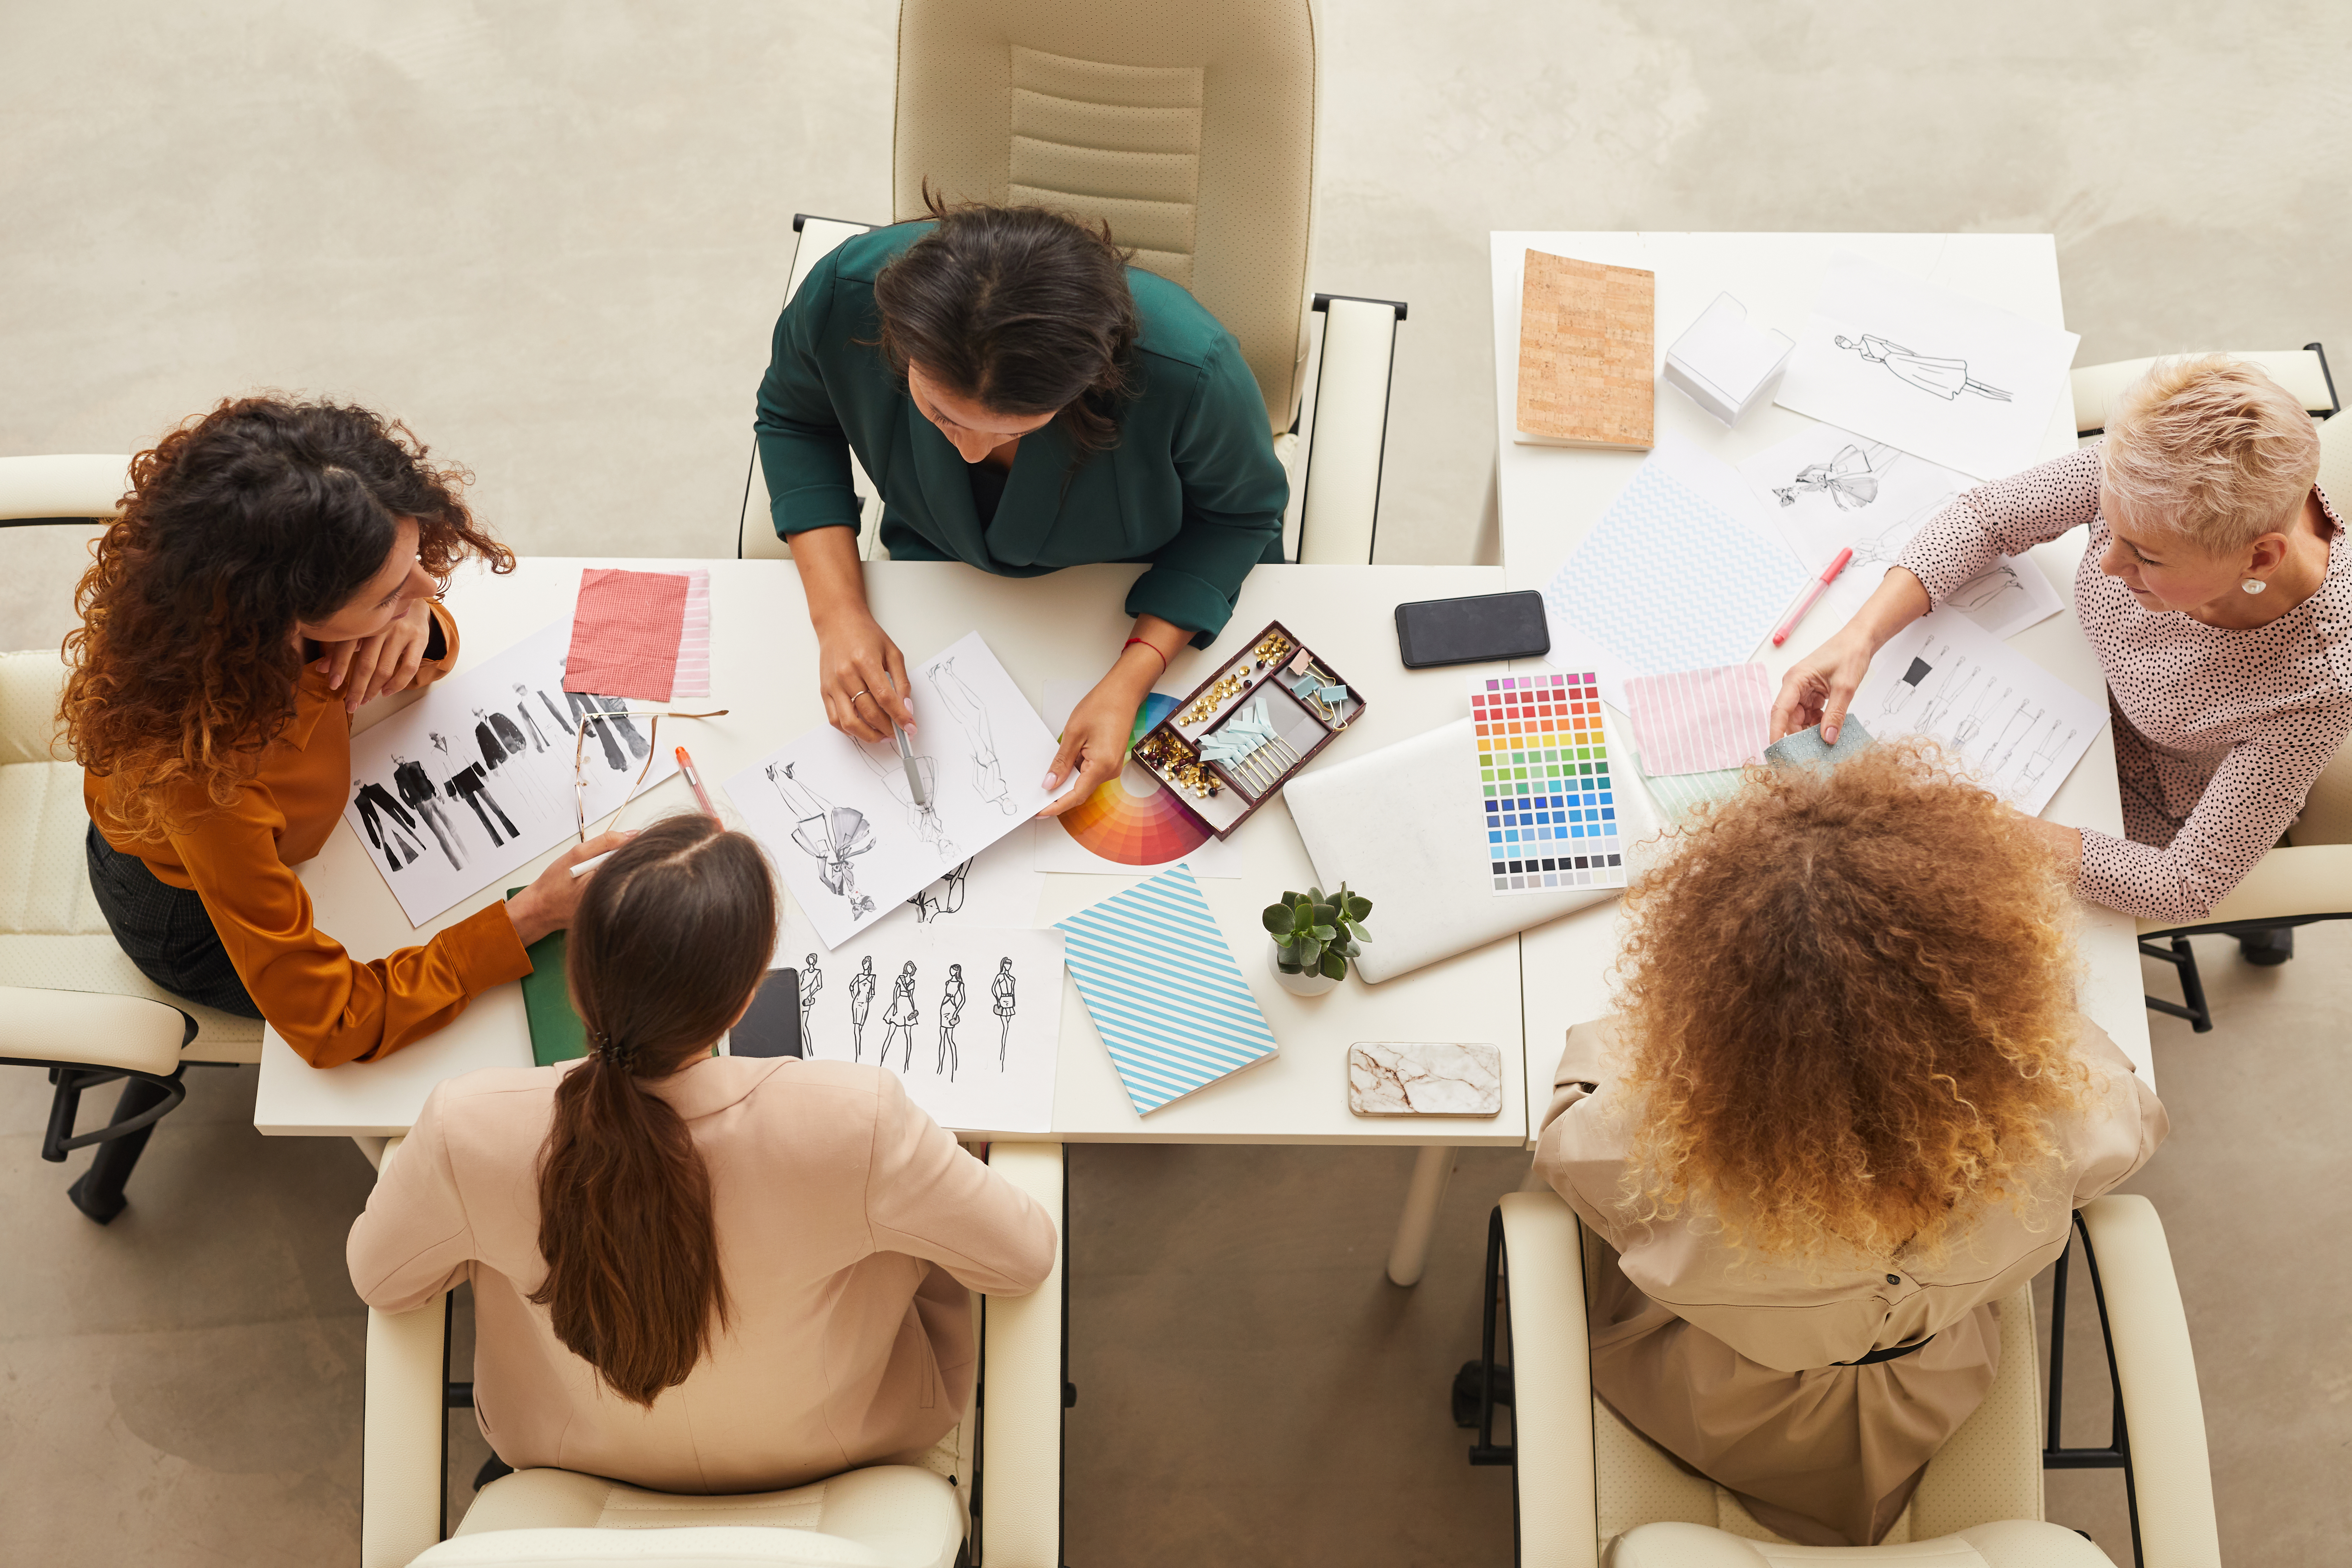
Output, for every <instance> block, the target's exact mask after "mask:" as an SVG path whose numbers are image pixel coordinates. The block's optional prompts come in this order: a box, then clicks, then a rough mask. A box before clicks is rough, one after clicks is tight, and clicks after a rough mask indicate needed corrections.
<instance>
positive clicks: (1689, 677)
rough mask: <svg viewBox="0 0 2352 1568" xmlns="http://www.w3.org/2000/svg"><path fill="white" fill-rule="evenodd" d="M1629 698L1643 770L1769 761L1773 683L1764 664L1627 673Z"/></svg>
mask: <svg viewBox="0 0 2352 1568" xmlns="http://www.w3.org/2000/svg"><path fill="white" fill-rule="evenodd" d="M1625 702H1626V706H1627V709H1628V710H1629V712H1630V715H1631V717H1632V719H1633V742H1634V744H1636V745H1637V746H1639V747H1640V748H1641V752H1642V771H1643V773H1650V774H1652V775H1658V774H1665V773H1714V772H1716V771H1717V770H1718V769H1722V768H1737V767H1742V766H1745V765H1746V764H1747V763H1760V762H1762V761H1763V760H1764V746H1765V742H1766V741H1767V739H1768V738H1769V724H1770V721H1771V717H1772V683H1771V681H1770V680H1769V679H1767V677H1766V676H1765V674H1764V667H1763V666H1762V665H1760V664H1727V665H1723V666H1721V667H1719V668H1715V669H1685V670H1678V671H1676V672H1675V674H1673V675H1631V676H1627V677H1626V678H1625Z"/></svg>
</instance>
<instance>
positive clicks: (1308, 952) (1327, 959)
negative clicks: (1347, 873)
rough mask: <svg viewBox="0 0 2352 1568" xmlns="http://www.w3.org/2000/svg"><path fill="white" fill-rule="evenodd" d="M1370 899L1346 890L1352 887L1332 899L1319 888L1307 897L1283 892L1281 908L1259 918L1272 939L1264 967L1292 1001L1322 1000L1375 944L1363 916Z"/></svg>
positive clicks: (1268, 909) (1342, 887) (1344, 887)
mask: <svg viewBox="0 0 2352 1568" xmlns="http://www.w3.org/2000/svg"><path fill="white" fill-rule="evenodd" d="M1371 912H1372V900H1370V899H1368V898H1365V897H1364V896H1363V895H1362V894H1361V893H1351V892H1349V891H1348V884H1347V883H1345V882H1342V883H1340V884H1339V891H1338V892H1336V893H1333V894H1332V895H1331V896H1330V897H1329V898H1328V899H1327V898H1325V897H1324V896H1323V891H1322V889H1319V888H1309V889H1307V891H1306V892H1305V893H1303V894H1300V893H1285V894H1283V895H1282V901H1281V902H1280V903H1278V904H1268V905H1266V907H1265V914H1264V915H1263V916H1262V917H1260V918H1261V920H1262V921H1264V923H1265V930H1266V934H1267V935H1268V936H1270V937H1272V938H1273V939H1274V945H1273V946H1272V947H1271V948H1270V949H1268V950H1267V952H1266V964H1267V966H1268V967H1269V968H1271V969H1272V970H1273V971H1274V978H1275V980H1276V982H1277V983H1278V984H1280V985H1281V986H1282V988H1283V989H1284V990H1285V991H1287V992H1289V993H1290V994H1292V995H1294V996H1320V995H1322V994H1323V993H1325V992H1326V991H1328V990H1330V989H1331V987H1333V986H1334V985H1337V984H1339V982H1340V981H1342V980H1344V979H1346V978H1347V976H1348V961H1349V959H1351V958H1354V957H1355V956H1357V954H1358V953H1360V952H1361V951H1362V949H1361V948H1360V946H1359V945H1358V944H1359V943H1360V942H1370V941H1371V940H1372V933H1371V932H1370V931H1366V930H1365V929H1364V917H1365V916H1366V915H1369V914H1370V913H1371Z"/></svg>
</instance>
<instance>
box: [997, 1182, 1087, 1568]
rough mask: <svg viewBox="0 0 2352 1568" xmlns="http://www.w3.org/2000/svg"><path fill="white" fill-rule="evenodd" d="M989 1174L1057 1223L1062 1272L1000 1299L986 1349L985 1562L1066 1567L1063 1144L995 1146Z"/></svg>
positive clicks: (1057, 1260) (1002, 1566)
mask: <svg viewBox="0 0 2352 1568" xmlns="http://www.w3.org/2000/svg"><path fill="white" fill-rule="evenodd" d="M988 1164H989V1168H990V1169H991V1170H992V1171H994V1172H995V1173H997V1174H999V1175H1001V1176H1003V1177H1004V1178H1005V1179H1006V1180H1007V1181H1009V1182H1011V1183H1012V1184H1013V1185H1014V1186H1016V1187H1019V1188H1020V1189H1021V1190H1022V1191H1023V1192H1024V1193H1027V1194H1029V1195H1030V1196H1031V1197H1033V1198H1035V1199H1036V1200H1037V1201H1038V1202H1039V1203H1041V1204H1043V1205H1045V1212H1046V1213H1048V1214H1050V1215H1053V1216H1054V1227H1055V1242H1054V1271H1053V1272H1052V1273H1051V1274H1048V1275H1047V1276H1046V1277H1045V1283H1044V1284H1042V1285H1040V1286H1038V1287H1037V1289H1034V1290H1033V1291H1031V1292H1030V1293H1029V1294H1028V1295H1026V1296H992V1297H990V1298H989V1299H988V1306H987V1310H986V1313H985V1315H984V1318H983V1323H984V1331H983V1333H982V1344H981V1361H980V1369H981V1379H982V1391H983V1393H982V1405H981V1410H980V1417H981V1450H980V1457H981V1468H980V1519H979V1526H978V1529H979V1536H980V1552H979V1560H980V1561H982V1563H986V1564H987V1568H1061V1562H1062V1411H1063V1408H1064V1405H1063V1391H1064V1388H1065V1385H1066V1371H1067V1368H1068V1365H1069V1363H1068V1360H1067V1354H1066V1343H1067V1341H1066V1337H1065V1335H1066V1311H1067V1308H1068V1305H1069V1297H1068V1294H1067V1291H1066V1288H1065V1279H1066V1276H1065V1273H1064V1269H1065V1266H1066V1264H1067V1262H1068V1258H1069V1252H1068V1247H1067V1246H1066V1242H1065V1240H1064V1237H1065V1235H1066V1226H1065V1224H1064V1220H1065V1218H1066V1215H1067V1208H1066V1205H1065V1204H1064V1203H1063V1195H1062V1146H1061V1145H1060V1144H1059V1143H1002V1142H1000V1143H995V1144H992V1145H991V1146H990V1148H989V1151H988Z"/></svg>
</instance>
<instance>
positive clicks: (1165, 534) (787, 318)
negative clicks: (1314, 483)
mask: <svg viewBox="0 0 2352 1568" xmlns="http://www.w3.org/2000/svg"><path fill="white" fill-rule="evenodd" d="M929 227H930V225H929V223H928V222H926V223H909V224H899V225H897V226H893V227H890V228H881V229H876V230H874V231H872V232H871V233H868V234H864V235H860V236H858V237H856V238H855V239H852V240H849V241H847V242H846V243H845V244H843V245H842V246H841V247H839V248H837V249H835V251H834V252H833V253H832V254H831V255H829V256H827V257H826V258H824V260H823V261H820V262H818V263H817V264H816V266H815V267H814V268H812V269H811V270H810V272H809V275H808V277H807V279H805V280H803V283H802V284H801V288H800V291H799V292H798V293H796V294H794V295H793V300H792V303H791V304H789V305H787V306H786V307H785V308H784V313H783V315H782V317H781V318H779V319H778V321H777V322H776V336H775V347H774V353H773V357H772V359H771V360H770V362H769V364H768V374H767V378H766V379H765V380H763V381H762V382H761V384H760V407H759V418H758V420H757V422H756V428H757V430H758V432H759V441H760V466H761V469H762V470H763V471H764V472H765V473H766V475H767V477H768V510H769V515H770V516H771V517H772V519H773V520H774V522H775V526H776V532H777V534H778V535H779V536H781V537H782V538H784V539H790V538H791V537H792V536H793V534H796V533H800V532H803V531H806V530H808V529H812V528H831V527H847V528H851V529H855V528H856V527H857V525H858V517H857V500H856V494H855V493H854V492H853V491H852V490H851V489H850V482H849V454H850V453H851V452H852V451H855V452H856V454H857V460H858V461H859V462H860V463H862V464H864V465H865V468H866V473H867V474H868V475H870V476H871V477H872V478H873V479H874V482H875V484H876V485H877V487H878V488H879V489H880V490H881V492H882V506H883V511H882V542H883V543H884V544H885V545H887V547H888V548H889V551H890V554H891V556H892V557H893V558H894V559H898V560H907V559H910V558H911V559H914V560H921V561H948V560H954V561H963V562H967V563H971V565H974V566H977V567H979V568H980V569H981V570H982V571H983V572H994V573H998V574H1002V575H1004V576H1008V577H1034V576H1037V575H1040V574H1044V573H1047V572H1052V571H1056V570H1058V569H1059V568H1061V567H1064V566H1078V565H1084V564H1086V563H1089V562H1097V561H1148V562H1150V563H1151V570H1150V571H1149V572H1146V573H1145V574H1143V575H1142V576H1140V577H1139V578H1137V579H1136V583H1135V586H1134V587H1133V588H1132V589H1131V590H1129V594H1128V595H1127V611H1128V614H1129V615H1145V614H1150V615H1155V616H1160V617H1162V618H1164V619H1166V620H1169V621H1171V622H1173V623H1174V624H1176V625H1177V626H1182V627H1184V628H1186V629H1187V630H1189V631H1191V632H1192V633H1194V634H1195V636H1194V637H1193V641H1194V642H1196V643H1202V644H1205V643H1207V642H1208V641H1209V640H1210V638H1211V637H1213V636H1214V635H1215V634H1216V633H1217V632H1218V631H1219V630H1220V629H1222V628H1223V626H1224V624H1225V621H1226V619H1227V618H1228V617H1229V616H1231V615H1232V614H1233V607H1234V598H1235V597H1236V596H1238V595H1239V594H1240V593H1241V585H1242V579H1243V578H1244V577H1246V576H1248V575H1249V570H1250V568H1251V567H1252V566H1254V565H1255V564H1256V563H1258V562H1260V561H1279V560H1280V559H1281V558H1282V554H1281V551H1282V512H1283V509H1284V507H1286V505H1288V504H1289V500H1290V480H1289V478H1288V476H1286V474H1285V473H1284V472H1283V469H1282V464H1281V461H1280V460H1279V459H1277V458H1276V457H1275V455H1274V442H1273V439H1272V437H1271V436H1270V435H1269V434H1268V431H1267V428H1266V418H1265V402H1264V401H1263V399H1262V398H1261V397H1260V396H1259V395H1258V389H1257V382H1256V381H1255V379H1254V378H1253V377H1252V376H1251V374H1250V370H1249V366H1248V364H1247V363H1245V362H1244V360H1243V358H1242V352H1241V346H1240V345H1239V344H1238V343H1236V342H1234V337H1233V334H1232V333H1230V332H1228V331H1225V329H1224V328H1223V326H1221V325H1219V324H1218V321H1217V319H1216V318H1215V317H1214V316H1213V315H1211V314H1210V313H1209V312H1208V310H1206V309H1204V308H1203V307H1202V304H1201V302H1200V301H1199V300H1195V299H1193V298H1192V295H1191V294H1189V293H1187V292H1185V291H1184V290H1183V289H1180V288H1178V287H1177V286H1176V285H1175V284H1173V283H1171V282H1169V281H1168V280H1167V279H1164V278H1161V277H1160V276H1158V275H1157V274H1155V273H1150V272H1146V271H1143V270H1141V269H1140V268H1133V267H1130V268H1128V271H1127V280H1128V286H1129V289H1132V290H1133V291H1134V294H1135V303H1136V309H1137V312H1138V313H1139V315H1140V317H1141V318H1142V323H1143V330H1142V332H1141V334H1140V336H1139V338H1138V340H1137V342H1136V345H1135V358H1136V363H1135V380H1136V383H1137V386H1138V390H1137V393H1136V395H1135V396H1134V397H1133V398H1132V400H1130V401H1129V403H1128V404H1127V405H1125V407H1124V408H1123V409H1122V410H1121V412H1120V416H1119V426H1118V440H1117V443H1116V444H1115V445H1113V446H1111V447H1108V448H1106V449H1104V450H1101V451H1098V452H1096V453H1095V454H1094V455H1093V456H1092V457H1090V458H1087V460H1086V461H1085V462H1084V463H1081V464H1078V465H1077V466H1076V468H1075V469H1073V467H1072V459H1073V458H1074V456H1075V454H1074V452H1073V450H1072V448H1071V446H1070V444H1069V440H1068V437H1066V435H1065V434H1064V433H1063V430H1062V427H1061V426H1060V424H1059V423H1058V422H1057V423H1055V424H1052V425H1048V426H1045V428H1044V429H1042V430H1040V431H1038V432H1037V433H1036V434H1034V435H1031V436H1024V437H1022V438H1021V447H1020V450H1019V451H1017V452H1016V453H1014V454H1013V471H1012V473H1011V475H1010V476H1008V478H1007V479H1006V481H1005V486H1004V497H1003V500H1001V501H999V502H998V503H997V508H996V515H995V516H994V517H993V518H992V519H991V520H990V521H988V522H987V523H985V524H983V523H982V521H980V515H979V512H978V510H976V509H975V507H974V506H973V504H972V496H971V477H970V475H969V474H968V473H967V472H966V471H965V464H964V460H963V458H961V456H960V455H958V453H957V451H956V449H955V447H954V446H953V445H951V444H950V442H949V440H948V438H947V437H945V436H942V435H940V432H939V429H938V427H937V426H934V425H932V423H931V422H930V421H929V420H928V419H926V418H924V417H923V416H922V415H921V414H919V412H917V411H916V408H915V405H914V400H913V399H911V398H909V397H908V395H907V391H906V387H905V385H904V384H902V383H901V382H899V380H898V378H897V377H896V376H894V375H893V374H891V372H890V367H889V365H888V363H887V362H886V361H885V360H884V359H883V357H882V352H881V350H880V349H878V348H877V347H875V346H874V344H875V341H876V340H877V339H878V338H879V337H880V336H881V323H880V321H879V320H878V318H877V313H876V310H875V306H874V278H875V274H877V272H879V271H880V270H881V269H882V268H884V267H885V266H887V264H888V263H889V262H890V261H891V260H892V259H893V258H896V257H897V256H898V253H899V252H900V251H902V250H904V249H906V247H908V246H909V245H911V244H913V243H914V242H915V240H916V239H917V238H918V237H920V236H921V235H922V234H923V233H924V232H925V231H927V230H928V229H929Z"/></svg>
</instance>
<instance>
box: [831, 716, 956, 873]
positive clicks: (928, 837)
mask: <svg viewBox="0 0 2352 1568" xmlns="http://www.w3.org/2000/svg"><path fill="white" fill-rule="evenodd" d="M856 752H857V754H858V755H859V756H860V757H862V758H863V759H865V762H866V767H867V768H869V769H870V770H872V772H873V774H874V776H875V777H876V778H877V779H880V780H881V781H882V787H883V788H884V789H887V790H888V791H889V792H890V798H891V799H893V800H895V801H897V802H898V804H899V805H902V806H904V807H906V809H907V824H908V826H910V827H912V828H913V829H914V830H915V837H918V838H919V839H921V840H922V841H923V842H924V843H926V844H928V845H929V846H930V847H932V848H933V849H934V850H936V851H938V853H939V854H940V856H941V857H942V858H946V859H950V860H955V859H961V858H962V857H961V852H960V851H959V850H958V849H957V848H956V846H955V840H953V839H952V838H950V837H948V829H947V825H946V824H945V823H943V822H941V821H940V765H939V763H937V762H935V761H933V760H932V759H931V758H929V757H927V756H924V755H923V754H921V753H920V752H917V753H916V756H915V771H916V772H917V773H920V774H921V775H922V779H923V800H924V803H925V804H923V805H916V804H915V791H914V786H913V785H911V784H908V782H907V764H906V763H904V762H902V761H901V760H900V759H899V756H898V752H895V751H891V750H889V749H888V748H887V747H886V748H884V749H883V750H881V751H878V752H877V750H875V748H874V747H872V746H870V745H866V744H862V743H861V744H859V745H858V746H857V747H856Z"/></svg>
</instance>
